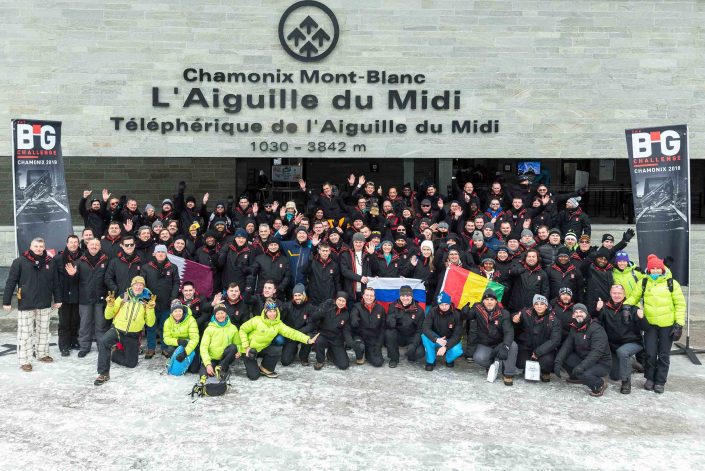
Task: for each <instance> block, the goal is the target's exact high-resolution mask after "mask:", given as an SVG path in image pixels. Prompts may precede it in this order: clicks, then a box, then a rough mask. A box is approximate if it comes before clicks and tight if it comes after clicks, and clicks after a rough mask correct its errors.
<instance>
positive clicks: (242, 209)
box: [230, 195, 255, 227]
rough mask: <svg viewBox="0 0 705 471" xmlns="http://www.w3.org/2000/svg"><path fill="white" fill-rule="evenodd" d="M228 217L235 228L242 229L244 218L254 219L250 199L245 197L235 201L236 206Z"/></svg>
mask: <svg viewBox="0 0 705 471" xmlns="http://www.w3.org/2000/svg"><path fill="white" fill-rule="evenodd" d="M230 215H231V217H232V220H233V223H234V224H235V226H236V227H238V226H239V227H243V226H242V224H241V223H242V220H243V219H245V218H251V219H254V218H255V215H254V208H253V207H252V206H251V205H250V199H249V198H248V197H247V196H246V195H242V196H240V198H238V201H237V206H236V207H235V208H234V209H233V211H232V212H231V214H230Z"/></svg>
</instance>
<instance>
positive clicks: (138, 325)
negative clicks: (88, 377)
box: [93, 276, 156, 386]
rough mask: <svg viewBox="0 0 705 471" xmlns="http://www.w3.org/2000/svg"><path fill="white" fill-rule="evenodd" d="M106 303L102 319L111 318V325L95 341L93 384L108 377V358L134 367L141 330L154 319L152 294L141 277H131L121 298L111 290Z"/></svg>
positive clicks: (98, 383) (128, 366)
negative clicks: (95, 375)
mask: <svg viewBox="0 0 705 471" xmlns="http://www.w3.org/2000/svg"><path fill="white" fill-rule="evenodd" d="M105 302H106V305H105V318H106V319H107V320H109V321H110V320H112V326H111V327H110V329H108V331H107V332H105V334H103V335H102V336H101V337H100V339H99V340H98V377H97V378H96V379H95V381H94V382H93V384H94V385H96V386H100V385H102V384H105V382H107V381H108V380H110V362H111V361H112V362H114V363H117V364H118V365H122V366H124V367H126V368H134V367H135V366H137V362H138V358H139V351H140V334H141V333H142V329H143V328H144V327H145V326H146V327H147V328H150V327H151V326H153V325H154V323H155V320H156V319H155V314H154V308H155V305H156V299H155V296H154V295H153V294H152V293H151V292H150V290H148V289H147V288H145V279H144V278H142V277H141V276H136V277H134V278H133V279H132V282H131V283H130V288H129V289H128V290H127V291H126V292H125V294H123V295H122V296H121V297H118V298H115V297H113V295H112V293H110V294H108V296H107V297H106V298H105ZM113 348H114V350H113Z"/></svg>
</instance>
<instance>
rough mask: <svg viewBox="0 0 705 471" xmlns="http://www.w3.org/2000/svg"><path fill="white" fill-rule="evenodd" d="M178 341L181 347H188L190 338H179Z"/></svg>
mask: <svg viewBox="0 0 705 471" xmlns="http://www.w3.org/2000/svg"><path fill="white" fill-rule="evenodd" d="M176 343H178V344H179V346H180V347H184V348H186V345H188V340H186V339H179V340H177V341H176Z"/></svg>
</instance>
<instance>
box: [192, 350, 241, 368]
mask: <svg viewBox="0 0 705 471" xmlns="http://www.w3.org/2000/svg"><path fill="white" fill-rule="evenodd" d="M236 354H237V347H236V346H235V345H228V346H227V347H225V350H223V356H222V357H220V360H214V359H211V366H212V367H213V368H215V367H216V366H218V365H220V372H221V375H222V374H225V373H228V372H229V371H230V365H231V364H232V363H233V361H235V355H236ZM199 363H200V362H199ZM199 374H200V375H205V374H207V372H206V365H204V364H201V370H200V371H199Z"/></svg>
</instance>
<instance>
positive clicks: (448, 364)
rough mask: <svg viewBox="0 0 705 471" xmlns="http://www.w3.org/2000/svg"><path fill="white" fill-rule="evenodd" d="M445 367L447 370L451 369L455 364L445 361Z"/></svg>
mask: <svg viewBox="0 0 705 471" xmlns="http://www.w3.org/2000/svg"><path fill="white" fill-rule="evenodd" d="M446 366H447V367H448V368H453V367H454V366H455V362H454V361H447V362H446Z"/></svg>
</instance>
